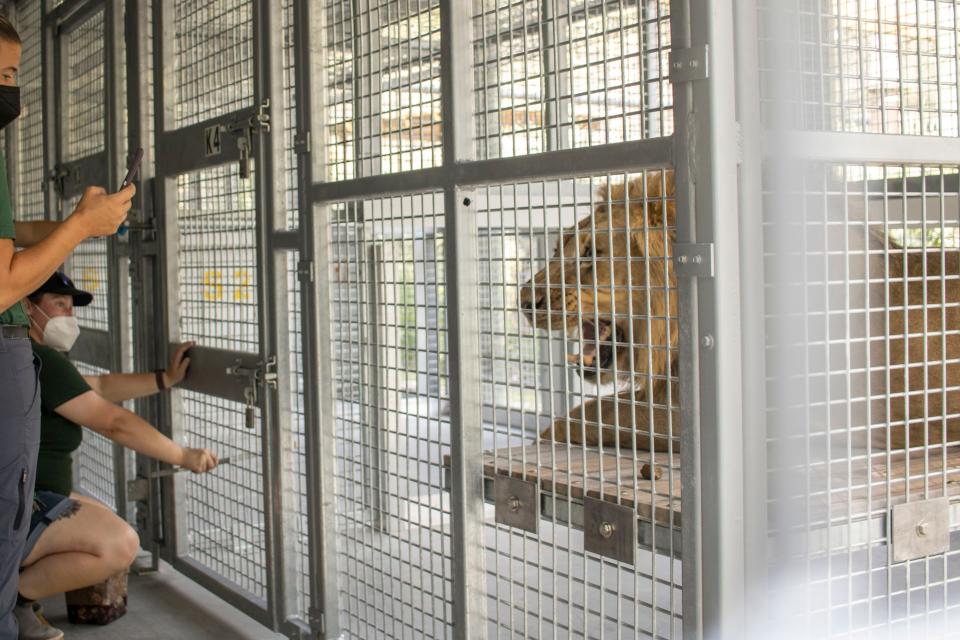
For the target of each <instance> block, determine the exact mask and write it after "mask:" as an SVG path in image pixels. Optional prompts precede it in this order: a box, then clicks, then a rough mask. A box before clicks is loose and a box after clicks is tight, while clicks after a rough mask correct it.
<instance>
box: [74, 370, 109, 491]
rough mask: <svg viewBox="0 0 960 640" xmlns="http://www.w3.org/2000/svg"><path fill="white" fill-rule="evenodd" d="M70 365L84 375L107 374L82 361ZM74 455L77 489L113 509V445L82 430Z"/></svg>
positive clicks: (99, 436)
mask: <svg viewBox="0 0 960 640" xmlns="http://www.w3.org/2000/svg"><path fill="white" fill-rule="evenodd" d="M74 365H76V367H77V370H78V371H79V372H80V373H81V374H83V375H86V376H99V375H104V374H107V373H110V372H109V371H108V370H107V369H102V368H100V367H97V366H94V365H91V364H86V363H85V362H74ZM74 456H75V457H74V465H75V466H76V477H77V481H78V483H79V488H81V489H83V490H84V491H86V492H87V493H89V494H90V495H92V496H93V497H94V498H96V499H97V500H99V501H100V502H102V503H103V504H105V505H107V506H108V507H110V508H111V509H114V510H116V508H117V491H116V477H115V476H114V470H115V465H116V461H115V459H114V456H113V442H112V441H111V440H109V439H108V438H105V437H104V436H102V435H100V434H99V433H96V432H94V431H91V430H90V429H84V431H83V440H82V441H81V443H80V448H79V449H78V450H77V452H76V453H75V454H74Z"/></svg>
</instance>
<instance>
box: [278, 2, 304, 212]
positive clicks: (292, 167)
mask: <svg viewBox="0 0 960 640" xmlns="http://www.w3.org/2000/svg"><path fill="white" fill-rule="evenodd" d="M282 9H283V10H282V18H283V31H282V38H283V108H284V110H285V112H286V126H285V128H284V130H283V146H284V149H285V150H286V157H285V159H284V169H285V173H284V182H285V188H284V197H285V204H286V211H287V222H286V226H287V229H297V228H298V227H299V226H300V207H299V202H298V196H297V163H298V159H297V113H296V109H297V95H296V87H295V84H294V83H295V78H294V72H295V68H294V64H295V60H294V54H295V51H294V46H293V45H294V42H293V21H294V4H293V0H284V2H283V6H282Z"/></svg>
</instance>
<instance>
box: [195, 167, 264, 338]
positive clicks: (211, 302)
mask: <svg viewBox="0 0 960 640" xmlns="http://www.w3.org/2000/svg"><path fill="white" fill-rule="evenodd" d="M253 185H254V181H253V179H252V178H251V179H248V180H244V179H242V178H240V177H239V175H238V174H237V170H236V167H235V166H233V165H221V166H217V167H211V168H209V169H202V170H200V171H195V172H193V173H187V174H183V175H180V176H178V177H177V280H178V290H177V292H178V300H177V301H176V304H177V310H178V319H179V324H180V337H181V339H183V340H196V341H197V342H198V343H199V344H202V345H203V346H206V347H214V348H218V349H227V350H234V351H248V352H253V353H257V352H259V349H260V338H259V333H258V332H259V325H258V317H259V314H258V311H257V256H256V246H257V245H256V205H255V201H254V187H253Z"/></svg>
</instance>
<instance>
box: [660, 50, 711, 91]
mask: <svg viewBox="0 0 960 640" xmlns="http://www.w3.org/2000/svg"><path fill="white" fill-rule="evenodd" d="M709 53H710V48H709V47H708V46H707V45H703V46H702V47H690V48H688V49H673V50H672V51H671V52H670V81H671V82H692V81H693V80H706V79H707V78H709V77H710V70H709V68H708V67H707V65H708V64H709V62H708V61H709V57H708V56H709Z"/></svg>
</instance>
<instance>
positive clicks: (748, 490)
mask: <svg viewBox="0 0 960 640" xmlns="http://www.w3.org/2000/svg"><path fill="white" fill-rule="evenodd" d="M734 11H735V13H734V20H735V24H734V29H735V31H736V52H735V55H736V59H735V64H736V88H737V96H736V100H737V120H738V121H739V122H740V125H741V148H742V157H741V159H740V171H739V190H740V225H739V227H740V264H741V276H740V278H741V280H740V282H741V300H740V303H741V313H742V327H743V335H744V336H749V339H745V340H743V342H742V356H741V357H742V363H743V396H742V397H743V400H742V402H743V418H742V424H743V434H744V435H743V443H744V449H743V459H744V463H745V464H744V470H743V473H744V476H743V483H744V494H743V495H744V504H743V516H744V535H745V546H746V548H747V549H749V550H750V552H749V553H746V554H745V558H744V560H745V567H744V572H745V576H744V578H745V582H746V584H745V593H744V597H745V598H746V599H747V601H748V602H750V603H751V605H750V606H751V609H752V610H753V611H754V615H749V616H747V620H746V629H747V633H748V636H749V637H753V638H760V637H763V634H764V633H765V632H767V629H766V621H767V617H766V616H765V615H757V612H762V611H765V610H766V595H767V588H766V587H767V585H766V582H767V581H766V574H767V572H768V566H767V558H768V555H767V531H768V528H769V527H768V520H767V491H766V488H767V429H766V407H767V402H766V394H765V393H764V390H765V388H766V384H767V382H766V381H767V377H766V375H767V374H766V367H765V366H764V363H765V357H766V348H767V340H766V331H765V325H766V323H765V319H764V316H765V310H766V301H765V298H764V283H765V275H764V259H763V256H764V242H763V202H762V182H763V176H762V163H761V159H762V157H763V142H762V135H761V134H762V131H761V127H762V118H761V113H760V69H759V64H760V51H759V46H758V45H759V31H758V26H757V2H756V1H755V0H743V1H740V2H737V3H735V6H734Z"/></svg>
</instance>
